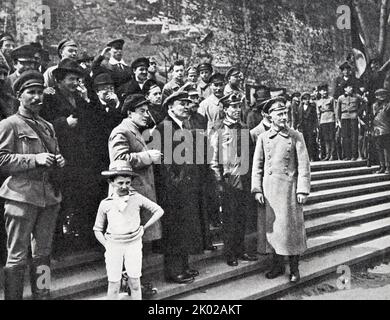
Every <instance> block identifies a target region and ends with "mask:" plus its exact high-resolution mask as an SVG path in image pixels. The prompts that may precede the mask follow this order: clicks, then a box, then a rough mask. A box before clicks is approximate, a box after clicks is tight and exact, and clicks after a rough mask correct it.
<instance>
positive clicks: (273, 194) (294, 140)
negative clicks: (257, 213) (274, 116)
mask: <svg viewBox="0 0 390 320" xmlns="http://www.w3.org/2000/svg"><path fill="white" fill-rule="evenodd" d="M309 192H310V161H309V156H308V153H307V149H306V145H305V142H304V139H303V137H302V134H300V133H299V132H297V131H295V130H293V129H290V128H287V129H284V130H282V131H280V132H277V131H276V130H275V128H274V127H271V129H270V130H269V131H267V132H264V133H262V134H261V135H260V136H259V138H258V140H257V145H256V149H255V154H254V158H253V168H252V193H263V195H264V198H265V210H263V212H262V214H265V217H266V218H265V220H266V234H267V240H268V242H269V244H270V245H271V246H272V248H273V249H274V250H275V252H276V253H277V254H280V255H300V254H302V253H303V252H304V251H305V250H306V248H307V245H306V233H305V224H304V216H303V210H302V205H300V204H298V202H297V194H299V193H302V194H309ZM264 211H265V212H264ZM267 251H268V252H269V249H268V250H267Z"/></svg>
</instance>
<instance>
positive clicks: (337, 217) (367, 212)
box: [305, 203, 390, 235]
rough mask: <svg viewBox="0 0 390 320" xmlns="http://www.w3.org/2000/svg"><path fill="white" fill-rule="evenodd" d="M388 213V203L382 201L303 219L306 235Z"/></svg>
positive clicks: (376, 217) (389, 212) (389, 211)
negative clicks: (306, 219)
mask: <svg viewBox="0 0 390 320" xmlns="http://www.w3.org/2000/svg"><path fill="white" fill-rule="evenodd" d="M389 215H390V203H383V204H379V205H374V206H371V207H367V208H362V209H355V210H346V211H343V212H342V213H337V214H333V215H330V216H324V217H319V218H316V219H313V220H308V221H305V226H306V233H307V234H308V235H312V234H314V233H317V234H318V233H319V232H324V231H325V230H327V229H335V228H338V229H340V228H342V227H345V226H347V225H351V224H354V223H358V222H362V221H369V220H370V221H373V220H375V219H378V218H380V217H384V216H386V217H387V216H389Z"/></svg>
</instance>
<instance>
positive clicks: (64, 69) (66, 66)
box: [53, 58, 85, 79]
mask: <svg viewBox="0 0 390 320" xmlns="http://www.w3.org/2000/svg"><path fill="white" fill-rule="evenodd" d="M69 73H73V74H76V75H77V76H79V77H80V78H83V77H85V74H84V71H83V70H82V69H81V67H80V65H79V64H78V63H77V61H75V60H73V59H70V58H66V59H64V60H61V61H60V63H59V64H58V67H57V68H56V69H55V70H54V71H53V76H54V78H55V79H58V78H59V77H60V76H61V75H66V74H69Z"/></svg>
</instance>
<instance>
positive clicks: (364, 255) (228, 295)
mask: <svg viewBox="0 0 390 320" xmlns="http://www.w3.org/2000/svg"><path fill="white" fill-rule="evenodd" d="M389 243H390V235H383V236H381V237H379V238H376V239H374V240H371V241H367V242H363V243H358V244H354V245H352V246H348V247H341V248H338V249H336V250H333V251H332V252H329V253H327V254H322V253H320V254H318V255H315V256H311V257H307V258H304V259H302V260H301V262H300V273H301V281H300V282H299V286H300V287H301V286H302V285H304V284H305V283H307V282H310V283H312V281H314V280H319V279H321V278H322V277H324V276H326V275H329V274H332V273H334V274H337V269H338V268H339V267H340V266H351V265H354V264H358V263H361V262H364V261H370V260H372V259H375V258H377V257H381V256H383V255H385V254H388V253H389V252H390V246H389ZM340 276H341V274H340ZM296 286H297V285H294V284H291V283H290V282H289V280H288V272H286V275H285V276H282V277H279V278H276V279H273V280H269V279H266V278H265V276H264V273H261V272H256V273H252V274H251V275H249V276H246V277H243V278H240V279H235V280H230V281H229V282H225V283H221V284H217V285H215V286H212V287H209V288H202V290H201V291H196V292H188V293H185V294H182V295H180V296H176V297H174V298H175V299H178V300H259V299H264V298H269V297H272V296H275V295H277V294H281V293H283V292H286V290H289V289H292V288H294V287H296Z"/></svg>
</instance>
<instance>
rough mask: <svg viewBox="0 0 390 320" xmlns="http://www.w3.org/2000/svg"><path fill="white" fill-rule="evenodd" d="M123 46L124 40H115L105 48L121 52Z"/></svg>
mask: <svg viewBox="0 0 390 320" xmlns="http://www.w3.org/2000/svg"><path fill="white" fill-rule="evenodd" d="M124 44H125V40H123V39H115V40H112V41H110V42H109V43H107V47H111V48H114V49H117V50H122V49H123V45H124Z"/></svg>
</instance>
